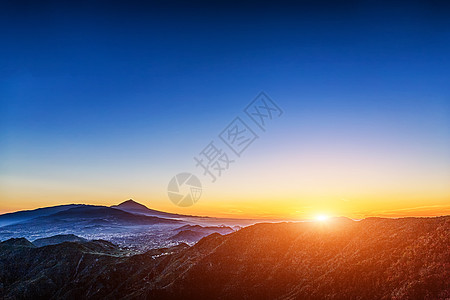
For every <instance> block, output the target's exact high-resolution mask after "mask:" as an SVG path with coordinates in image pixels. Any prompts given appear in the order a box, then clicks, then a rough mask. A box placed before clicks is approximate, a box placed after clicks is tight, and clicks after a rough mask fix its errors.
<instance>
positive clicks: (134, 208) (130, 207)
mask: <svg viewBox="0 0 450 300" xmlns="http://www.w3.org/2000/svg"><path fill="white" fill-rule="evenodd" d="M111 207H112V208H117V209H120V210H123V211H126V212H130V213H133V214H142V215H146V216H156V217H164V218H183V217H191V216H188V215H179V214H172V213H168V212H163V211H159V210H154V209H150V208H148V207H147V206H145V205H143V204H140V203H137V202H136V201H134V200H133V199H129V200H127V201H124V202H122V203H120V204H119V205H114V206H111Z"/></svg>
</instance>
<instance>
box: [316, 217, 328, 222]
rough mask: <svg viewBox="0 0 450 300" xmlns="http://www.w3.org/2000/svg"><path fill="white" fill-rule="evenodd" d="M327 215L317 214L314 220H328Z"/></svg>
mask: <svg viewBox="0 0 450 300" xmlns="http://www.w3.org/2000/svg"><path fill="white" fill-rule="evenodd" d="M328 218H329V217H328V216H327V215H318V216H316V221H319V222H325V221H326V220H328Z"/></svg>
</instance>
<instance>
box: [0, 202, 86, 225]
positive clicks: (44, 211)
mask: <svg viewBox="0 0 450 300" xmlns="http://www.w3.org/2000/svg"><path fill="white" fill-rule="evenodd" d="M80 206H81V205H79V204H69V205H58V206H51V207H44V208H38V209H35V210H24V211H18V212H14V213H8V214H3V215H0V227H2V226H7V225H11V224H16V223H20V222H24V221H28V220H31V219H34V218H38V217H45V216H48V215H51V214H54V213H58V212H61V211H64V210H68V209H70V208H76V207H80Z"/></svg>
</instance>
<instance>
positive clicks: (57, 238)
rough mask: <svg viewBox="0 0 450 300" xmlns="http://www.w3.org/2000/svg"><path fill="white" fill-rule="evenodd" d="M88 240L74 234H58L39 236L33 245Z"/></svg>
mask: <svg viewBox="0 0 450 300" xmlns="http://www.w3.org/2000/svg"><path fill="white" fill-rule="evenodd" d="M87 241H88V240H86V239H84V238H81V237H79V236H76V235H74V234H58V235H54V236H51V237H47V238H41V239H37V240H34V241H33V245H35V246H36V247H43V246H48V245H57V244H61V243H64V242H78V243H82V242H87Z"/></svg>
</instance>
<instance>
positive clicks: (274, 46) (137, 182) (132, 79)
mask: <svg viewBox="0 0 450 300" xmlns="http://www.w3.org/2000/svg"><path fill="white" fill-rule="evenodd" d="M209 2H214V1H208V2H206V1H205V2H202V1H194V2H190V4H189V5H188V4H182V3H181V2H177V1H165V2H163V1H161V2H153V3H147V2H144V1H142V2H141V1H126V4H124V3H125V1H124V2H122V3H121V2H119V1H73V2H72V3H70V2H65V1H43V2H39V3H38V2H35V1H20V0H19V1H11V2H9V1H6V2H2V3H1V4H0V37H1V47H0V213H4V212H10V211H15V210H19V209H31V208H37V207H42V206H49V205H56V204H65V203H74V202H75V203H90V204H108V205H112V204H117V203H119V202H121V201H123V200H125V199H128V198H133V199H135V200H136V201H138V202H141V203H143V204H145V205H147V206H149V207H152V208H155V209H160V210H165V211H173V212H180V213H187V214H200V215H213V216H235V217H268V218H272V217H285V218H303V217H311V216H313V215H315V214H319V213H324V214H329V215H346V216H349V217H354V218H361V217H366V216H393V217H395V216H407V215H417V216H429V215H443V214H449V213H450V187H449V182H450V104H449V103H450V7H449V5H448V4H447V5H444V4H442V3H440V2H438V1H409V2H408V4H404V3H401V2H396V4H395V5H393V4H381V3H380V2H377V1H347V2H346V1H344V2H341V3H340V4H339V5H337V4H333V3H334V2H337V1H300V2H297V4H292V3H285V2H283V1H277V5H275V4H273V5H271V4H261V3H257V2H249V1H244V2H214V4H211V3H209ZM375 2H376V3H375ZM238 3H239V4H238ZM260 91H265V92H266V93H267V94H268V95H269V96H270V97H271V98H272V99H273V100H274V101H275V102H276V103H277V104H278V105H279V106H280V107H281V108H282V109H283V110H284V111H285V113H284V114H283V115H282V116H281V117H280V118H279V119H276V120H274V121H273V122H272V123H271V124H270V126H269V129H268V131H267V132H266V133H262V132H261V131H258V134H260V138H259V139H258V140H257V141H256V142H255V143H254V144H252V145H251V146H250V147H249V148H248V149H247V151H246V152H245V153H244V154H243V155H242V157H241V158H239V159H238V160H237V161H236V163H235V164H234V165H232V166H231V167H230V170H228V171H227V172H226V173H224V174H223V176H222V177H221V178H219V179H218V181H217V182H216V183H214V184H212V183H210V182H209V180H208V178H207V177H202V176H201V174H200V173H201V172H200V171H201V170H199V169H196V168H195V162H194V160H193V157H194V156H195V155H197V154H198V153H199V152H200V151H201V150H202V149H203V148H204V147H205V146H206V145H207V144H208V143H209V142H210V141H211V140H217V135H218V134H219V133H220V132H221V131H222V129H223V128H224V127H225V126H226V125H227V124H228V123H229V122H230V121H231V120H232V119H233V118H234V117H236V116H242V110H243V108H244V107H245V106H246V105H247V104H248V103H249V102H250V101H251V100H252V99H253V98H254V97H255V96H256V95H257V94H258V93H259V92H260ZM183 171H187V172H194V173H197V174H198V175H199V178H200V179H201V180H202V183H203V184H204V190H203V196H202V198H201V199H200V201H199V202H198V203H197V204H195V205H194V206H192V207H188V208H180V207H177V206H175V205H174V204H172V203H171V202H170V200H169V199H168V198H167V194H166V189H167V184H168V182H169V180H170V178H171V177H172V176H174V175H175V174H177V173H179V172H183Z"/></svg>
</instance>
